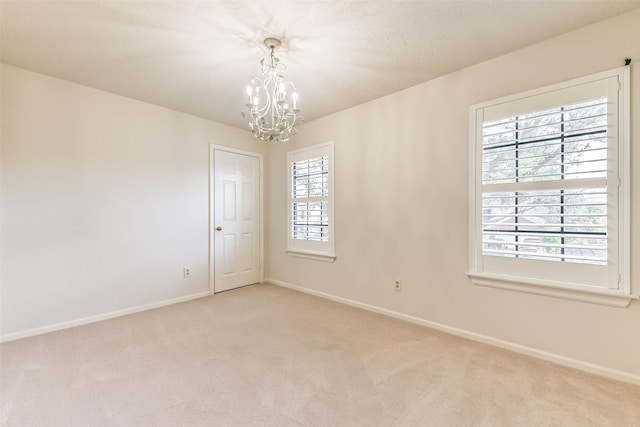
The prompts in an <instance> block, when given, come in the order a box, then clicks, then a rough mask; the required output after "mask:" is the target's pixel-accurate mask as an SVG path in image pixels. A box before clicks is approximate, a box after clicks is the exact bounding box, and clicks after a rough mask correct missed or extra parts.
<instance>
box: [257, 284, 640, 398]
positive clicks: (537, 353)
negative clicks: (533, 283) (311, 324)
mask: <svg viewBox="0 0 640 427" xmlns="http://www.w3.org/2000/svg"><path fill="white" fill-rule="evenodd" d="M264 280H265V282H267V283H272V284H274V285H278V286H282V287H285V288H289V289H293V290H295V291H299V292H304V293H306V294H310V295H315V296H318V297H322V298H325V299H329V300H331V301H336V302H339V303H342V304H347V305H350V306H353V307H357V308H362V309H364V310H368V311H372V312H374V313H379V314H383V315H385V316H390V317H394V318H396V319H401V320H405V321H407V322H411V323H415V324H418V325H422V326H426V327H428V328H432V329H437V330H439V331H442V332H446V333H448V334H451V335H456V336H459V337H463V338H467V339H470V340H473V341H478V342H481V343H484V344H489V345H492V346H495V347H500V348H503V349H505V350H510V351H513V352H516V353H520V354H525V355H527V356H532V357H535V358H538V359H542V360H546V361H548V362H553V363H557V364H558V365H562V366H567V367H570V368H575V369H579V370H581V371H585V372H589V373H591V374H596V375H600V376H603V377H607V378H611V379H614V380H618V381H623V382H626V383H630V384H634V385H640V376H638V375H635V374H631V373H629V372H624V371H618V370H616V369H611V368H607V367H605V366H601V365H596V364H593V363H589V362H585V361H582V360H578V359H573V358H570V357H566V356H561V355H558V354H555V353H550V352H547V351H543V350H538V349H535V348H532V347H527V346H524V345H521V344H516V343H513V342H510V341H505V340H501V339H498V338H493V337H490V336H488V335H482V334H478V333H475V332H471V331H467V330H465V329H460V328H455V327H453V326H448V325H445V324H442V323H437V322H432V321H430V320H426V319H422V318H420V317H415V316H410V315H408V314H403V313H399V312H397V311H393V310H388V309H386V308H381V307H377V306H374V305H370V304H365V303H361V302H358V301H354V300H351V299H348V298H343V297H339V296H335V295H331V294H327V293H324V292H320V291H316V290H313V289H309V288H305V287H303V286H298V285H293V284H291V283H286V282H283V281H280V280H276V279H271V278H265V279H264Z"/></svg>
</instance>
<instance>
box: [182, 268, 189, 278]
mask: <svg viewBox="0 0 640 427" xmlns="http://www.w3.org/2000/svg"><path fill="white" fill-rule="evenodd" d="M182 275H183V276H184V278H185V279H188V278H189V277H191V269H190V268H189V267H185V268H183V269H182Z"/></svg>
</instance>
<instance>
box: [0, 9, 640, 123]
mask: <svg viewBox="0 0 640 427" xmlns="http://www.w3.org/2000/svg"><path fill="white" fill-rule="evenodd" d="M639 7H640V1H609V0H600V1H553V0H546V1H543V0H536V1H508V0H497V1H496V0H487V1H482V0H478V1H473V0H462V1H424V0H423V1H391V0H387V1H344V0H343V1H337V0H328V1H322V0H318V1H313V2H311V1H276V2H271V1H257V0H234V1H111V0H110V1H86V0H80V1H55V0H50V1H5V0H2V1H1V2H0V25H1V32H0V37H1V40H0V42H1V45H0V53H1V60H2V62H4V63H6V64H11V65H15V66H18V67H22V68H26V69H30V70H33V71H37V72H40V73H44V74H48V75H51V76H54V77H58V78H61V79H65V80H69V81H73V82H77V83H80V84H83V85H87V86H90V87H94V88H98V89H102V90H105V91H109V92H113V93H117V94H121V95H125V96H128V97H131V98H135V99H139V100H143V101H147V102H150V103H153V104H157V105H161V106H165V107H168V108H172V109H175V110H179V111H183V112H186V113H190V114H193V115H196V116H200V117H205V118H208V119H211V120H215V121H217V122H221V123H226V124H229V125H232V126H236V127H245V124H244V121H243V119H242V117H241V115H240V110H241V109H242V105H243V103H244V102H245V100H244V97H245V87H246V84H247V82H248V80H249V79H250V78H251V77H252V76H253V75H255V74H257V73H258V61H259V60H260V58H261V57H262V56H263V55H264V53H265V51H266V49H265V48H264V46H263V45H262V40H263V39H264V38H265V37H267V36H276V37H279V38H281V39H282V41H283V43H284V46H283V48H282V49H281V50H280V51H279V53H278V56H279V57H280V58H281V60H282V61H283V62H284V63H285V64H286V65H287V67H288V68H287V72H286V78H287V80H292V81H294V82H295V84H296V86H297V87H298V90H299V92H300V103H299V106H300V108H301V109H302V110H303V113H304V115H305V118H306V120H307V121H309V120H313V119H315V118H318V117H321V116H324V115H327V114H330V113H332V112H336V111H339V110H343V109H345V108H348V107H351V106H354V105H357V104H360V103H363V102H366V101H369V100H371V99H374V98H377V97H380V96H383V95H386V94H389V93H392V92H395V91H398V90H400V89H404V88H407V87H410V86H413V85H416V84H418V83H421V82H424V81H427V80H430V79H432V78H435V77H438V76H441V75H444V74H446V73H449V72H451V71H454V70H458V69H461V68H464V67H466V66H469V65H472V64H475V63H478V62H481V61H484V60H487V59H489V58H493V57H496V56H498V55H501V54H504V53H507V52H509V51H512V50H515V49H518V48H521V47H524V46H527V45H530V44H533V43H536V42H538V41H542V40H545V39H548V38H551V37H554V36H556V35H560V34H562V33H565V32H568V31H571V30H573V29H576V28H579V27H582V26H585V25H588V24H591V23H593V22H597V21H600V20H603V19H606V18H609V17H612V16H615V15H618V14H621V13H625V12H628V11H631V10H632V9H636V8H639Z"/></svg>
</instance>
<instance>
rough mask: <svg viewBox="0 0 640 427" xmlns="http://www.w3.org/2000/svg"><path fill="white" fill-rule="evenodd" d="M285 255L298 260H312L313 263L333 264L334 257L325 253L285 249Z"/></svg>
mask: <svg viewBox="0 0 640 427" xmlns="http://www.w3.org/2000/svg"><path fill="white" fill-rule="evenodd" d="M287 253H288V254H289V255H291V256H294V257H298V258H306V259H312V260H315V261H324V262H334V261H335V260H336V256H335V255H334V254H328V253H325V252H313V251H301V250H297V249H287Z"/></svg>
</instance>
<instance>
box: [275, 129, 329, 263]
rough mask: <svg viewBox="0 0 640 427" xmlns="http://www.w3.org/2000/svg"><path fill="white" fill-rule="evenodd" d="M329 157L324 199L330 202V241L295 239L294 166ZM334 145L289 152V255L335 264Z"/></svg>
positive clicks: (319, 145)
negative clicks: (306, 161)
mask: <svg viewBox="0 0 640 427" xmlns="http://www.w3.org/2000/svg"><path fill="white" fill-rule="evenodd" d="M324 156H327V157H328V163H329V172H328V179H329V182H328V185H329V194H328V196H325V197H323V199H324V200H326V201H327V202H328V217H329V221H328V230H329V232H328V240H327V241H312V240H300V239H294V238H293V236H292V232H291V230H292V225H293V224H292V222H293V210H292V206H293V203H294V201H295V199H294V198H293V192H292V173H291V170H292V164H293V163H294V162H300V161H304V160H309V159H314V158H318V157H324ZM333 171H334V144H333V141H329V142H325V143H322V144H317V145H313V146H310V147H305V148H301V149H298V150H292V151H288V152H287V253H288V254H289V255H292V256H297V257H301V258H307V259H313V260H318V261H326V262H333V261H335V259H336V254H335V231H334V230H335V228H334V223H335V217H334V191H333V188H334V185H333V183H334V173H333Z"/></svg>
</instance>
